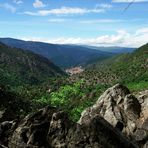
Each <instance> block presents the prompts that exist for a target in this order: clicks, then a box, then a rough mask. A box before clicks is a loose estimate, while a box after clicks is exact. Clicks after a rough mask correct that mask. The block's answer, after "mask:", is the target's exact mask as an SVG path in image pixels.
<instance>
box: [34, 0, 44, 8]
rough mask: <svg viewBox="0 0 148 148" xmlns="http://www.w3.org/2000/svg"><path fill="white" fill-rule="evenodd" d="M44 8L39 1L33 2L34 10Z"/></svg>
mask: <svg viewBox="0 0 148 148" xmlns="http://www.w3.org/2000/svg"><path fill="white" fill-rule="evenodd" d="M45 6H46V5H45V4H44V3H43V2H42V1H41V0H35V2H34V3H33V7H34V8H43V7H45Z"/></svg>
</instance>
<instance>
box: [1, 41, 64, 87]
mask: <svg viewBox="0 0 148 148" xmlns="http://www.w3.org/2000/svg"><path fill="white" fill-rule="evenodd" d="M62 75H65V73H64V72H63V71H62V70H60V68H59V67H57V66H56V65H54V64H53V63H52V62H51V61H49V60H48V59H46V58H44V57H41V56H39V55H37V54H34V53H32V52H30V51H24V50H21V49H17V48H11V47H8V46H6V45H4V44H2V43H0V84H3V85H10V86H13V87H14V86H21V85H22V84H23V85H36V84H41V83H42V82H45V81H47V80H49V79H51V78H52V77H59V76H62Z"/></svg>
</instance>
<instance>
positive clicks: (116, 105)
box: [78, 84, 148, 146]
mask: <svg viewBox="0 0 148 148" xmlns="http://www.w3.org/2000/svg"><path fill="white" fill-rule="evenodd" d="M142 94H143V95H140V96H139V97H138V99H137V98H136V97H135V96H133V95H132V94H130V92H129V90H128V89H127V88H126V87H124V86H122V85H120V84H117V85H115V86H113V87H111V88H109V89H108V90H106V91H105V92H104V94H103V95H102V96H100V98H99V99H98V101H97V102H96V104H94V105H93V106H92V107H90V108H88V109H86V110H85V111H83V113H82V116H81V118H80V120H79V121H78V123H79V124H90V122H91V119H93V118H94V117H95V116H101V117H103V118H104V119H105V120H107V121H108V122H109V123H110V124H111V125H112V126H114V127H116V128H117V129H118V130H120V131H122V133H124V135H126V136H128V137H129V138H130V139H133V140H135V141H136V142H137V143H138V144H139V145H141V146H143V145H144V144H145V143H146V141H148V128H147V127H148V91H145V93H142ZM141 143H142V144H141Z"/></svg>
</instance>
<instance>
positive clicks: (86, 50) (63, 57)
mask: <svg viewBox="0 0 148 148" xmlns="http://www.w3.org/2000/svg"><path fill="white" fill-rule="evenodd" d="M0 42H2V43H4V44H6V45H8V46H11V47H16V48H21V49H24V50H30V51H33V52H34V53H37V54H39V55H42V56H44V57H46V58H48V59H50V60H51V61H53V62H54V63H55V64H56V65H58V66H60V67H61V68H69V67H74V66H78V65H81V66H85V65H87V64H88V63H89V62H90V63H91V62H92V61H94V60H95V59H99V60H102V59H104V58H108V57H110V56H112V55H114V54H118V53H125V52H131V51H133V50H134V49H133V48H121V47H93V46H79V45H57V44H49V43H43V42H32V41H23V40H18V39H13V38H0Z"/></svg>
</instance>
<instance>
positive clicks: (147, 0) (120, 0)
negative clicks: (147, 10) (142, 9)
mask: <svg viewBox="0 0 148 148" xmlns="http://www.w3.org/2000/svg"><path fill="white" fill-rule="evenodd" d="M112 2H115V3H131V2H134V3H140V2H148V0H112Z"/></svg>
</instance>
